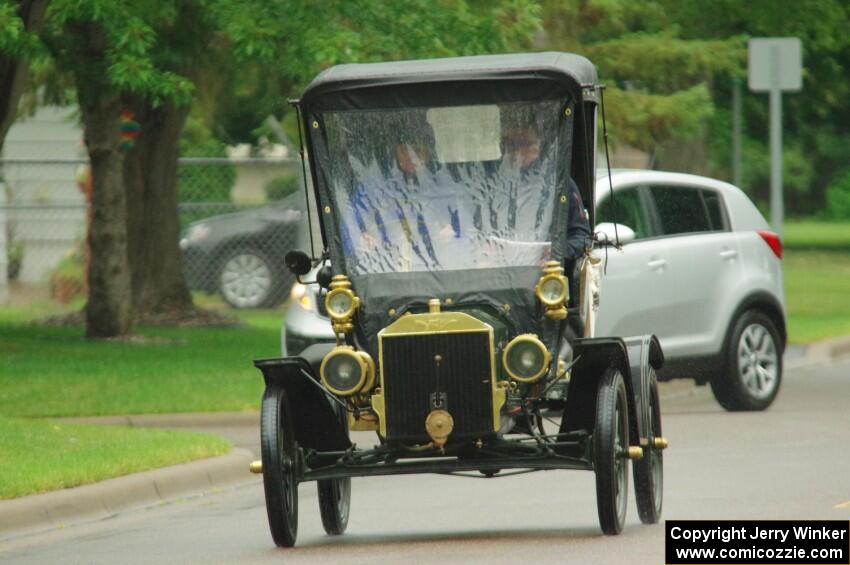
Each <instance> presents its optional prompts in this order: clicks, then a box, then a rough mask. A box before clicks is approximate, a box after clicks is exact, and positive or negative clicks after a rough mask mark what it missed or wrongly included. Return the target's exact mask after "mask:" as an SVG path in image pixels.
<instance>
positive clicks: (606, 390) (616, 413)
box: [593, 368, 629, 535]
mask: <svg viewBox="0 0 850 565" xmlns="http://www.w3.org/2000/svg"><path fill="white" fill-rule="evenodd" d="M628 445H629V406H628V402H627V400H626V384H625V382H624V381H623V375H622V374H621V373H620V371H618V370H617V369H614V368H609V369H607V370H606V371H605V374H604V375H603V376H602V378H601V379H600V380H599V390H598V391H597V396H596V427H595V429H594V430H593V468H594V470H595V471H596V507H597V510H598V511H599V525H600V526H601V528H602V531H603V532H604V533H605V534H607V535H617V534H619V533H620V532H621V531H623V524H624V523H625V521H626V508H627V505H628V498H629V468H628V462H629V460H628V459H627V458H626V457H625V456H624V453H623V452H624V451H625V450H626V449H627V448H628Z"/></svg>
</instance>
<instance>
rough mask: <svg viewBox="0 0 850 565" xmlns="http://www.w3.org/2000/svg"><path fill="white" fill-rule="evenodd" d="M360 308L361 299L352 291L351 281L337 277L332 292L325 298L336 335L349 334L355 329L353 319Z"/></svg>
mask: <svg viewBox="0 0 850 565" xmlns="http://www.w3.org/2000/svg"><path fill="white" fill-rule="evenodd" d="M359 306H360V299H359V298H357V296H355V295H354V292H353V291H352V290H351V281H350V280H348V277H346V276H345V275H335V276H334V278H333V279H332V280H331V284H330V291H329V292H328V294H327V295H326V296H325V309H326V310H327V312H328V316H330V318H331V323H332V324H333V330H334V332H336V333H338V334H339V333H348V332H350V331H351V330H353V329H354V324H352V322H351V318H352V317H353V316H354V311H355V310H357V308H358V307H359Z"/></svg>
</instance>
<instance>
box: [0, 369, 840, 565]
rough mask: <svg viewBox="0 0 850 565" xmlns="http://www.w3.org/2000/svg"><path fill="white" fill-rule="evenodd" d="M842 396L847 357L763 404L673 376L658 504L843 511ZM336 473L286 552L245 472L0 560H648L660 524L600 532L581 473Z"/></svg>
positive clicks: (654, 557)
mask: <svg viewBox="0 0 850 565" xmlns="http://www.w3.org/2000/svg"><path fill="white" fill-rule="evenodd" d="M848 405H850V360H845V361H843V362H839V363H835V364H833V365H824V366H818V367H810V368H806V369H798V370H795V371H791V372H788V373H786V380H785V383H784V386H783V390H782V392H781V394H780V397H779V399H778V400H777V402H776V403H775V404H774V406H773V407H772V408H771V409H770V410H769V411H767V412H764V413H738V414H730V413H727V412H724V411H723V410H722V409H720V408H719V407H718V405H717V404H716V403H715V402H714V400H713V398H712V397H711V393H710V391H708V390H707V389H706V388H701V389H696V388H693V389H688V388H684V387H679V389H678V391H677V392H676V393H674V395H673V396H672V397H668V398H667V399H666V403H665V404H663V405H662V408H663V411H664V423H663V424H664V432H665V436H667V437H668V438H669V440H670V443H671V447H670V449H668V450H667V451H666V452H665V485H664V486H665V489H664V515H663V517H664V518H667V519H761V518H765V519H768V518H769V519H798V518H799V519H842V520H847V519H850V449H848V447H847V446H848V445H850V409H848ZM249 435H250V434H249ZM237 436H238V437H236V438H234V439H236V440H237V442H239V443H245V442H247V443H248V444H249V445H250V444H251V443H254V440H253V438H252V437H249V436H248V435H245V434H244V433H243V434H241V435H240V434H237ZM254 445H255V443H254ZM352 486H353V497H352V516H351V520H350V523H349V528H348V533H346V535H344V536H340V537H328V536H326V535H325V534H324V532H323V530H322V527H321V522H320V519H319V512H318V503H317V499H316V490H315V487H314V486H313V484H305V485H302V486H301V489H300V494H301V498H300V503H301V512H300V526H299V538H298V546H297V547H296V548H295V549H292V550H280V549H276V548H275V547H274V545H273V544H272V541H271V538H270V537H269V534H268V529H267V524H266V516H265V507H264V501H263V494H262V487H261V483H260V480H259V479H258V478H255V477H247V482H246V484H245V485H243V486H240V487H237V488H233V489H230V490H227V491H223V492H218V493H213V494H210V495H207V496H204V497H199V498H193V499H188V500H183V501H180V502H177V503H172V504H167V505H163V506H160V507H157V508H151V509H148V510H144V511H138V512H132V513H128V514H124V515H121V516H118V517H116V518H113V519H111V520H106V521H102V522H97V523H93V524H86V525H81V526H76V527H71V528H66V529H64V530H58V531H53V532H50V533H46V534H40V535H36V536H30V537H26V538H19V539H17V540H13V541H10V542H6V543H4V544H0V562H2V563H15V564H18V563H20V564H25V563H39V564H44V563H60V562H61V563H86V564H93V563H108V564H110V565H112V564H114V563H181V564H182V563H203V564H212V563H248V562H251V563H257V562H258V563H265V562H286V563H369V564H373V563H375V562H376V561H379V562H382V563H402V562H408V563H414V562H415V563H440V564H444V563H473V562H475V563H479V562H487V563H511V564H512V565H513V564H516V563H518V562H527V563H535V562H542V563H582V564H586V563H617V564H620V563H627V562H628V563H647V564H662V563H663V562H664V559H663V551H664V537H663V525H661V524H658V525H654V526H644V525H641V524H640V522H639V520H638V518H637V511H636V510H635V508H634V503H633V502H632V500H630V508H629V517H628V523H627V526H626V529H625V531H624V532H623V534H622V535H620V536H618V537H606V536H603V535H602V534H601V533H600V531H599V528H598V522H597V517H596V503H595V494H594V479H593V474H592V473H586V472H575V471H573V472H570V471H549V472H541V473H534V474H528V475H520V476H516V477H506V478H502V479H482V480H475V479H464V478H454V477H442V476H430V475H422V476H407V477H384V478H367V479H355V480H354V482H353V485H352ZM630 498H631V499H633V493H632V494H631V495H630Z"/></svg>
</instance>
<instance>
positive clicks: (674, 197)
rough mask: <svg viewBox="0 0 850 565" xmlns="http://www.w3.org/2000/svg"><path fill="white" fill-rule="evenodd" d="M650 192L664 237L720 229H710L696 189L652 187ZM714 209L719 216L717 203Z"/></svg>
mask: <svg viewBox="0 0 850 565" xmlns="http://www.w3.org/2000/svg"><path fill="white" fill-rule="evenodd" d="M650 191H651V193H652V197H653V199H654V200H655V209H656V210H657V211H658V219H659V220H660V222H661V231H662V233H663V234H664V235H676V234H680V233H694V232H707V231H712V229H722V228H719V227H718V228H712V221H711V220H710V219H709V214H708V212H707V210H706V206H705V205H704V204H703V199H702V196H701V195H700V191H699V190H698V189H696V188H689V187H682V186H676V187H671V186H652V187H650ZM709 208H710V207H709ZM715 208H716V212H717V215H718V216H719V213H720V210H719V202H718V203H717V206H715ZM718 220H719V218H718Z"/></svg>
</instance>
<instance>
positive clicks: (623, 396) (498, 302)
mask: <svg viewBox="0 0 850 565" xmlns="http://www.w3.org/2000/svg"><path fill="white" fill-rule="evenodd" d="M601 94H602V92H601V86H600V85H599V84H598V82H597V76H596V71H595V69H594V67H593V65H592V64H591V63H590V62H589V61H588V60H587V59H585V58H583V57H581V56H577V55H573V54H567V53H538V54H517V55H499V56H481V57H464V58H454V59H436V60H423V61H407V62H393V63H376V64H360V65H341V66H337V67H333V68H330V69H328V70H326V71H324V72H322V73H321V74H320V75H319V76H317V77H316V78H315V79H314V80H313V82H312V83H311V84H310V85H309V86H308V87H307V89H306V91H305V92H304V94H303V96H302V98H301V99H300V101H298V102H297V103H296V104H297V108H298V110H299V113H300V117H301V119H300V123H301V125H302V126H303V129H304V131H305V136H304V145H305V150H306V152H307V154H308V155H309V156H310V157H309V162H310V165H311V171H310V173H311V175H312V180H313V187H314V189H315V192H314V194H312V195H310V197H309V198H310V199H313V200H314V202H315V205H317V206H318V210H317V211H318V216H319V218H320V224H321V241H322V244H323V251H322V252H321V253H318V254H316V253H314V255H318V257H316V258H315V259H312V260H311V258H310V257H308V255H307V254H306V253H303V252H293V253H290V254H289V256H288V258H287V263H288V264H289V265H290V268H292V270H293V271H294V272H296V273H297V274H299V275H304V274H306V273H307V272H308V271H309V270H310V269H311V267H313V266H314V265H317V264H320V263H322V262H325V261H327V260H328V259H329V260H330V264H331V265H332V269H333V271H332V272H331V267H330V266H327V267H325V268H322V267H321V266H320V269H319V271H318V275H317V278H318V279H319V283H320V284H321V285H322V286H324V287H326V288H327V289H328V292H327V295H326V300H325V307H326V309H327V312H328V313H329V315H330V318H331V320H332V324H333V329H334V332H335V334H336V335H337V336H338V341H337V344H336V345H333V344H330V345H313V346H310V347H309V348H307V349H306V350H305V351H304V352H302V354H301V356H299V357H289V358H282V359H265V360H259V361H256V362H255V365H256V366H257V367H258V368H259V369H261V370H262V373H263V377H264V379H265V384H266V388H265V393H264V396H263V401H262V426H261V427H262V429H261V436H262V437H261V444H262V461H257V462H255V463H254V464H252V470H253V471H254V472H258V473H262V474H263V482H264V486H265V496H266V507H267V511H268V518H269V525H270V528H271V534H272V538H273V539H274V541H275V543H276V544H277V545H279V546H287V547H288V546H292V545H294V543H295V539H296V533H297V525H298V484H299V483H301V482H304V481H318V493H319V506H320V511H321V516H322V522H323V524H324V527H325V530H326V531H327V532H328V533H329V534H341V533H342V532H343V531H344V530H345V528H346V524H347V521H348V513H349V507H350V493H351V478H352V477H360V476H375V475H391V474H410V473H442V474H467V475H469V474H472V475H475V476H480V477H482V478H490V477H499V476H504V475H507V474H511V473H514V472H522V471H528V470H533V471H541V470H553V469H583V470H587V471H594V472H595V473H596V495H597V505H598V513H599V522H600V524H601V527H602V530H603V531H604V532H605V533H607V534H616V533H619V532H620V531H621V530H622V527H623V523H624V520H625V514H626V501H627V490H628V472H629V471H628V467H629V465H628V463H629V460H633V467H634V480H635V491H636V496H637V505H638V509H639V514H640V518H641V520H642V521H643V522H647V523H653V522H657V521H658V519H659V515H660V513H661V506H662V450H663V449H664V448H665V447H666V445H667V442H666V440H665V439H664V438H663V437H662V434H661V412H660V409H659V404H658V391H657V385H656V377H655V370H657V369H659V368H660V366H661V364H662V363H663V354H662V352H661V348H660V346H659V345H658V341H657V340H656V339H655V338H654V337H653V336H640V337H630V338H626V339H621V338H611V337H607V338H593V337H592V333H593V319H592V318H593V312H594V310H595V305H596V304H597V303H598V302H596V301H597V300H598V298H599V296H598V293H597V291H596V288H597V287H596V285H595V281H596V278H597V276H598V270H599V259H597V258H596V257H594V255H593V250H592V249H590V247H591V246H592V245H591V244H592V242H587V245H586V247H587V249H586V251H585V255H584V256H583V257H582V258H580V260H579V261H578V265H577V266H576V267H575V268H573V267H572V265H565V261H564V258H565V256H566V253H567V248H568V241H567V218H568V211H569V207H570V206H573V205H576V202H577V200H576V199H575V198H570V197H569V194H570V180H571V179H572V180H574V181H575V183H576V184H577V186H578V188H579V190H580V191H581V194H582V196H583V201H584V202H585V203H589V204H590V209H589V210H587V212H586V213H587V214H588V216H589V219H590V223H591V225H592V223H593V216H594V212H593V209H592V203H593V201H594V199H593V190H594V176H595V175H594V173H595V147H596V128H597V124H596V114H597V105H598V103H599V102H600V98H601ZM315 205H314V206H315ZM595 245H597V246H598V245H601V243H599V242H597V243H595ZM565 268H566V272H567V273H568V274H569V275H570V279H569V280H568V278H567V277H566V276H565V274H564V273H565ZM576 332H581V333H579V335H583V337H581V338H574V337H573V336H575V335H576ZM547 422H550V423H549V424H547ZM350 430H352V431H355V430H356V431H363V430H366V431H368V430H373V431H375V432H377V436H378V444H377V445H376V446H375V447H373V448H362V447H360V446H355V445H353V444H352V442H351V441H350V440H349V431H350ZM518 494H519V493H518Z"/></svg>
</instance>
